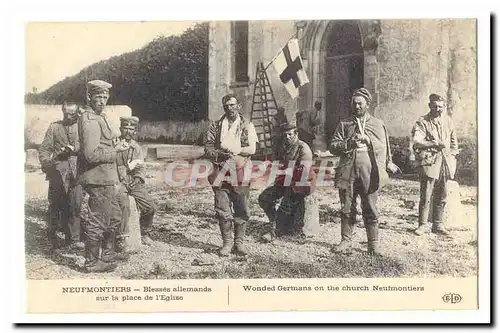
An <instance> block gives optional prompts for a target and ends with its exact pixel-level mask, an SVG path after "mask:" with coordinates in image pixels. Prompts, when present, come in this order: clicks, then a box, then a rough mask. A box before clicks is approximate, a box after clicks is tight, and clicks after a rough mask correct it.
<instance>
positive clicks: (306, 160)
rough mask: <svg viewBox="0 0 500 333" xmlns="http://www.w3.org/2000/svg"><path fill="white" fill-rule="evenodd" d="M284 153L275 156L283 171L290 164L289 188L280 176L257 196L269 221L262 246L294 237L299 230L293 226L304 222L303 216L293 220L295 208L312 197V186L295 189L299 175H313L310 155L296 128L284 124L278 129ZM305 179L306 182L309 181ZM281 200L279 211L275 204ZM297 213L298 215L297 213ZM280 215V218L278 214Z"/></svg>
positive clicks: (300, 178) (299, 178)
mask: <svg viewBox="0 0 500 333" xmlns="http://www.w3.org/2000/svg"><path fill="white" fill-rule="evenodd" d="M281 131H282V140H283V149H280V150H278V151H277V152H276V158H277V159H278V160H279V161H280V164H281V165H283V166H284V168H285V169H286V168H288V166H289V164H291V163H290V162H292V163H293V165H294V167H293V175H292V179H291V182H290V184H286V183H285V182H286V177H285V175H280V176H278V177H277V179H276V180H275V182H274V184H273V185H271V186H269V187H268V188H266V189H265V190H264V191H263V192H262V193H261V194H260V195H259V205H260V207H261V208H262V209H263V210H264V212H265V213H266V215H267V217H268V218H269V225H270V230H269V231H268V232H266V233H264V234H263V235H262V240H263V241H264V242H266V243H267V242H272V241H273V240H274V238H275V237H277V236H280V235H281V234H286V233H297V232H298V231H299V230H298V229H300V227H302V226H301V225H294V223H295V221H296V220H299V221H301V220H302V221H303V216H301V217H298V219H297V217H296V215H297V214H298V213H302V215H303V214H304V213H305V211H300V210H299V209H297V208H298V207H302V206H303V205H304V198H305V197H306V196H308V195H310V194H311V191H312V187H311V186H307V185H306V186H295V185H296V183H297V182H299V181H301V180H302V174H303V173H307V174H308V175H310V176H313V175H314V172H313V171H312V159H313V155H312V152H311V149H310V148H309V146H308V145H307V144H306V143H305V142H303V141H301V140H300V139H299V138H298V135H297V127H296V126H295V124H293V123H284V124H282V126H281ZM310 176H308V177H307V178H306V179H307V180H308V181H310V180H311V177H310ZM281 198H283V201H282V202H281V205H280V207H279V208H278V211H277V210H276V204H277V202H278V200H279V199H281ZM299 211H300V212H299ZM280 213H281V214H280Z"/></svg>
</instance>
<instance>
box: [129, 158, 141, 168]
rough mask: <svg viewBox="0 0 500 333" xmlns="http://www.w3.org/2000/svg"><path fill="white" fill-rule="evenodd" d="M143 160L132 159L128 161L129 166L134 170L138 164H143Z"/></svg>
mask: <svg viewBox="0 0 500 333" xmlns="http://www.w3.org/2000/svg"><path fill="white" fill-rule="evenodd" d="M142 162H143V161H142V160H132V161H130V162H129V163H128V168H129V169H130V170H134V169H135V168H136V167H137V166H138V165H140V164H142Z"/></svg>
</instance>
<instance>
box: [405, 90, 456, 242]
mask: <svg viewBox="0 0 500 333" xmlns="http://www.w3.org/2000/svg"><path fill="white" fill-rule="evenodd" d="M428 106H429V113H427V114H426V115H425V116H423V117H421V118H420V119H419V120H418V121H417V122H416V124H415V126H414V128H413V133H412V134H413V142H414V144H413V149H414V150H415V157H416V159H417V160H418V161H419V164H420V203H419V206H418V228H417V229H416V230H415V233H416V234H417V235H419V236H420V235H423V234H424V233H425V225H426V223H427V221H428V219H429V211H430V208H431V204H432V211H433V214H432V232H433V233H436V234H443V235H448V232H447V231H446V229H445V228H444V227H443V226H442V218H443V211H444V206H445V204H446V181H447V180H449V179H454V178H455V170H456V167H457V160H456V157H455V156H456V155H457V154H458V141H457V135H456V133H455V125H454V124H453V120H452V119H451V117H450V116H448V115H447V114H444V113H443V111H444V109H445V106H446V105H445V102H444V99H443V98H442V97H441V96H439V95H437V94H431V95H430V96H429V104H428ZM431 197H433V200H432V203H431Z"/></svg>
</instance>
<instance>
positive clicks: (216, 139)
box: [205, 94, 258, 257]
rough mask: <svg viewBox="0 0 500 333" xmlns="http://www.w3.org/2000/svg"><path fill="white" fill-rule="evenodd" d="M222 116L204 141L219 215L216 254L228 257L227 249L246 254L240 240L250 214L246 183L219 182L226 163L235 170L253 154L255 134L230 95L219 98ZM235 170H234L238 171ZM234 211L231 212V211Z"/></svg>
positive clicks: (216, 209)
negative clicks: (222, 109) (218, 245)
mask: <svg viewBox="0 0 500 333" xmlns="http://www.w3.org/2000/svg"><path fill="white" fill-rule="evenodd" d="M222 106H223V108H224V115H223V116H222V117H221V118H220V119H219V120H217V121H215V122H212V123H211V124H210V127H209V129H208V132H207V137H206V141H205V156H206V157H207V158H208V159H210V160H211V161H212V163H213V166H214V172H213V173H212V174H211V175H210V176H209V181H210V183H211V184H212V189H213V191H214V194H215V212H216V213H217V217H218V218H219V226H220V231H221V235H222V243H223V245H222V248H220V249H219V255H220V256H223V257H227V256H229V254H230V253H231V252H233V253H236V254H238V255H246V254H247V251H246V248H245V246H244V243H243V240H244V237H245V229H246V224H247V222H248V220H249V219H250V213H249V211H248V196H249V191H250V186H249V184H245V185H242V184H241V182H240V180H241V179H239V177H238V184H234V183H233V184H232V183H230V182H224V181H223V182H220V181H219V180H220V179H221V177H220V176H224V175H223V174H222V173H225V172H224V170H227V169H226V168H225V165H227V164H226V163H234V164H235V165H236V168H237V169H238V170H243V169H244V168H245V165H246V163H248V162H251V161H250V157H251V155H253V154H255V151H256V148H257V142H258V137H257V133H256V131H255V127H254V125H253V124H252V122H250V121H248V120H247V119H245V118H244V117H243V115H242V114H241V113H240V109H241V104H240V102H239V101H238V100H237V98H236V96H234V95H233V94H228V95H225V96H224V97H222ZM238 170H236V171H238ZM233 212H234V214H233ZM233 222H234V245H233V243H232V235H231V231H232V224H233Z"/></svg>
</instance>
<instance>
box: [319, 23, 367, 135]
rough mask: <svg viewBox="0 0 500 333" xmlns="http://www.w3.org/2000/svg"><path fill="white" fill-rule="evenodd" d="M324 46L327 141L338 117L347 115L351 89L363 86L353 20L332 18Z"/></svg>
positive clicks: (361, 59) (358, 38)
mask: <svg viewBox="0 0 500 333" xmlns="http://www.w3.org/2000/svg"><path fill="white" fill-rule="evenodd" d="M328 30H329V33H328V35H327V37H326V38H327V41H326V49H325V51H326V52H325V80H326V82H325V88H326V96H325V97H326V108H325V110H326V124H325V126H326V128H325V130H326V134H327V139H328V141H330V139H331V137H332V135H333V132H334V131H335V128H336V127H337V125H338V124H339V122H340V120H341V119H343V118H346V117H348V116H349V114H350V100H351V95H352V93H353V92H354V90H356V89H358V88H361V87H362V86H363V76H364V69H363V65H364V57H363V47H362V43H361V34H360V31H359V27H358V23H357V22H356V21H333V22H331V23H330V26H329V29H328Z"/></svg>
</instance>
